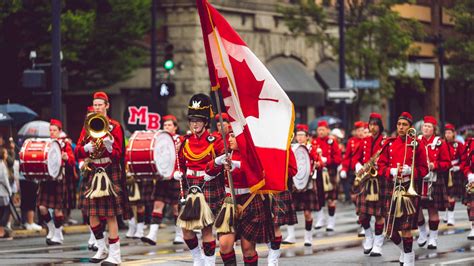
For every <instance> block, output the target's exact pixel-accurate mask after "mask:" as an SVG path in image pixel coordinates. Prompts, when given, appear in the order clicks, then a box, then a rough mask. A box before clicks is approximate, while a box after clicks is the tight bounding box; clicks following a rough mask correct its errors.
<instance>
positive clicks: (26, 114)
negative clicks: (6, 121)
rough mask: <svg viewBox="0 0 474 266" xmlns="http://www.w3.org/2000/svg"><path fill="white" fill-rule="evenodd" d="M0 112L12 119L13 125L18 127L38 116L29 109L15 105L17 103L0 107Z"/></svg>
mask: <svg viewBox="0 0 474 266" xmlns="http://www.w3.org/2000/svg"><path fill="white" fill-rule="evenodd" d="M0 112H4V113H7V114H8V115H10V116H11V118H13V125H14V126H20V125H23V124H24V123H26V122H30V121H31V120H33V119H35V118H37V117H38V114H37V113H35V111H33V110H31V109H30V108H28V107H26V106H24V105H21V104H17V103H8V104H2V105H0Z"/></svg>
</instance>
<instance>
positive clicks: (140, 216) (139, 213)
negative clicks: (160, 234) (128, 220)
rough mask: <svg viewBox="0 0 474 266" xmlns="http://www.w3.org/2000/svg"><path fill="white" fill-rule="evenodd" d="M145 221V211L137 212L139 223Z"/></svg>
mask: <svg viewBox="0 0 474 266" xmlns="http://www.w3.org/2000/svg"><path fill="white" fill-rule="evenodd" d="M144 222H145V213H144V212H137V223H144Z"/></svg>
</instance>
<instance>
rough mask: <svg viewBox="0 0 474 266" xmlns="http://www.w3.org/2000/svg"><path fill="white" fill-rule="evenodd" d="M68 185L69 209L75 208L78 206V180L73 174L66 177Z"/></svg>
mask: <svg viewBox="0 0 474 266" xmlns="http://www.w3.org/2000/svg"><path fill="white" fill-rule="evenodd" d="M66 187H67V190H68V193H67V201H68V206H69V209H75V208H76V206H77V197H76V194H77V191H76V182H75V180H74V177H73V176H70V177H67V178H66Z"/></svg>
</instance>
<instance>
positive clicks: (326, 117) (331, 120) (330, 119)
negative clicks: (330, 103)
mask: <svg viewBox="0 0 474 266" xmlns="http://www.w3.org/2000/svg"><path fill="white" fill-rule="evenodd" d="M321 120H326V121H327V122H328V124H329V126H334V125H336V124H341V123H342V120H341V119H339V118H337V117H335V116H330V115H323V116H320V117H318V118H316V119H314V120H313V121H311V122H310V123H309V130H310V131H313V130H316V129H317V128H318V122H319V121H321Z"/></svg>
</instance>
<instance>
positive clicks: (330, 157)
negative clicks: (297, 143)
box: [312, 137, 342, 167]
mask: <svg viewBox="0 0 474 266" xmlns="http://www.w3.org/2000/svg"><path fill="white" fill-rule="evenodd" d="M312 145H313V149H314V150H315V151H316V152H318V153H319V151H318V149H320V150H321V156H322V157H326V158H327V161H326V163H325V164H324V166H325V167H337V166H339V164H341V161H342V158H341V150H340V149H339V144H338V143H337V140H335V139H334V138H332V137H325V138H319V137H317V138H315V139H313V141H312Z"/></svg>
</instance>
